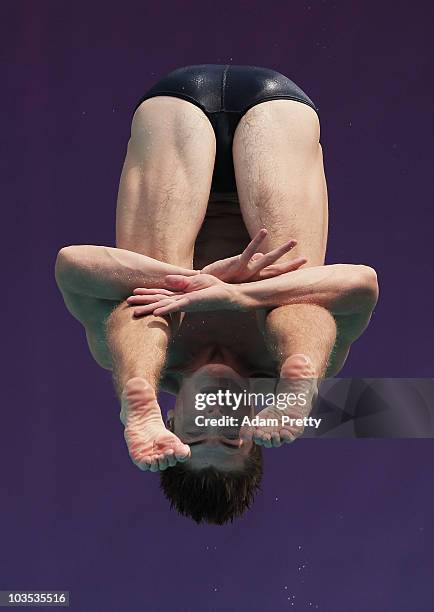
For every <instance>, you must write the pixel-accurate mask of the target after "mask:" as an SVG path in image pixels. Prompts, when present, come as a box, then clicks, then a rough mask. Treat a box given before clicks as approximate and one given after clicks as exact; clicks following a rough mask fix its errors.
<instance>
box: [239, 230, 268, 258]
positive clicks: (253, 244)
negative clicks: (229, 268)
mask: <svg viewBox="0 0 434 612" xmlns="http://www.w3.org/2000/svg"><path fill="white" fill-rule="evenodd" d="M267 233H268V232H267V230H266V229H265V227H264V228H263V229H261V230H259V232H258V233H257V234H256V236H255V237H254V238H253V240H251V241H250V242H249V244H248V245H247V246H246V248H245V249H244V251H243V252H242V253H241V255H240V263H241V264H242V265H247V264H248V263H249V261H250V259H251V258H252V257H253V255H254V254H255V253H256V251H257V249H258V246H259V245H260V244H261V242H262V241H263V240H264V238H265V236H266V235H267Z"/></svg>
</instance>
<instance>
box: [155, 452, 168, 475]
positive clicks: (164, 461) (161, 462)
mask: <svg viewBox="0 0 434 612" xmlns="http://www.w3.org/2000/svg"><path fill="white" fill-rule="evenodd" d="M158 467H159V468H160V471H161V472H164V470H167V468H168V467H169V463H168V461H167V457H166V456H165V455H163V457H162V458H161V459H158Z"/></svg>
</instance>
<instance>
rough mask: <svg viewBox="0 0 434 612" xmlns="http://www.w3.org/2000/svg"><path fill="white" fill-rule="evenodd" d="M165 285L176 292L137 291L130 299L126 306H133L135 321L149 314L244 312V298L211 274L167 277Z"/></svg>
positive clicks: (139, 289)
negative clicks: (217, 311) (212, 311)
mask: <svg viewBox="0 0 434 612" xmlns="http://www.w3.org/2000/svg"><path fill="white" fill-rule="evenodd" d="M165 282H166V284H167V286H170V287H173V291H172V290H169V289H147V288H145V287H143V288H137V289H134V295H132V296H130V297H129V298H127V302H128V304H129V305H130V306H134V315H135V316H136V317H141V316H144V315H149V314H154V315H156V316H161V315H166V314H169V313H173V312H194V311H209V310H239V309H242V303H241V294H240V292H239V291H238V289H237V286H236V285H230V284H228V283H225V282H223V281H221V280H219V279H218V278H216V277H215V276H212V275H211V274H199V275H197V276H183V275H181V274H168V275H167V276H166V277H165Z"/></svg>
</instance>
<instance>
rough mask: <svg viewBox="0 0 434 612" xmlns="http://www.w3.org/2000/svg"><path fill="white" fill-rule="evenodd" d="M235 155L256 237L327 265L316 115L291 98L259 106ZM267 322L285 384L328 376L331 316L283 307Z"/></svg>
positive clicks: (245, 123) (241, 128) (239, 134)
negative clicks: (261, 234) (262, 232)
mask: <svg viewBox="0 0 434 612" xmlns="http://www.w3.org/2000/svg"><path fill="white" fill-rule="evenodd" d="M233 157H234V167H235V176H236V180H237V189H238V196H239V200H240V207H241V211H242V214H243V218H244V221H245V224H246V227H247V229H248V231H249V233H250V235H251V236H253V235H254V234H255V233H256V232H257V231H258V230H259V229H260V228H261V227H266V228H267V229H268V236H267V244H266V245H265V246H264V248H267V249H271V248H274V247H276V246H278V245H279V244H281V243H282V242H284V241H286V240H288V239H289V238H295V239H296V240H297V241H298V244H297V247H296V248H295V249H293V250H292V251H291V254H290V255H287V256H286V257H293V256H294V255H303V256H305V257H307V259H308V264H306V265H311V266H313V265H321V264H323V263H324V256H325V248H326V241H327V219H328V214H327V188H326V182H325V177H324V169H323V162H322V151H321V146H320V144H319V122H318V118H317V115H316V113H315V112H314V111H313V110H312V109H311V108H310V107H308V106H307V105H305V104H301V103H299V102H294V101H291V100H273V101H269V102H264V103H262V104H259V105H257V106H254V107H253V108H252V109H250V110H249V111H248V112H247V113H246V114H245V115H244V117H243V118H242V119H241V121H240V123H239V125H238V127H237V130H236V132H235V137H234V145H233ZM260 322H261V325H262V330H263V332H264V334H265V337H266V340H267V342H268V344H269V346H270V349H271V350H272V352H273V353H274V355H275V357H276V358H277V359H278V361H279V363H280V366H281V376H282V378H301V377H305V378H309V379H315V378H319V377H321V376H323V375H324V373H325V371H326V367H327V361H328V358H329V355H330V352H331V350H332V348H333V345H334V341H335V336H336V325H335V322H334V319H333V316H332V315H331V314H330V313H329V312H328V311H327V310H325V309H324V308H321V307H319V306H316V305H314V304H294V305H291V306H282V307H280V308H276V309H274V310H272V311H271V312H270V313H268V314H265V313H262V316H261V317H260Z"/></svg>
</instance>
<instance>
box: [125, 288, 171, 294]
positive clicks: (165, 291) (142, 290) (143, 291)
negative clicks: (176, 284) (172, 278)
mask: <svg viewBox="0 0 434 612" xmlns="http://www.w3.org/2000/svg"><path fill="white" fill-rule="evenodd" d="M155 293H160V294H162V295H173V294H174V291H170V290H169V289H156V288H153V289H147V288H146V287H137V289H134V291H133V294H134V295H153V294H155Z"/></svg>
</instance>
